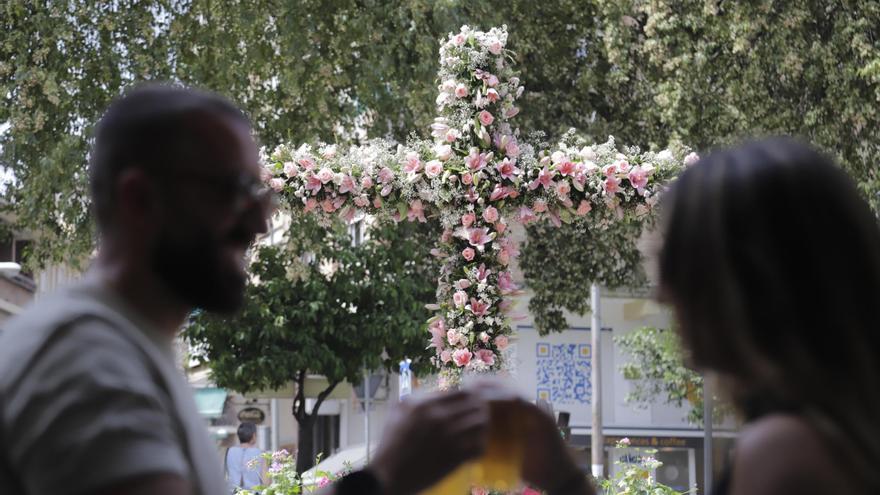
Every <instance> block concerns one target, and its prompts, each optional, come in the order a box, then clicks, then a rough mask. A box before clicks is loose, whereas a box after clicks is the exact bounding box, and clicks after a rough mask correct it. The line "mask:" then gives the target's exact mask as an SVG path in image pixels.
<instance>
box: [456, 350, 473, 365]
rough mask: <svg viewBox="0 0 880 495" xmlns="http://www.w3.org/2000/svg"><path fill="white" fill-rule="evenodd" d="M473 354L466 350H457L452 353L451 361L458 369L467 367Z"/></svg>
mask: <svg viewBox="0 0 880 495" xmlns="http://www.w3.org/2000/svg"><path fill="white" fill-rule="evenodd" d="M472 357H473V354H471V351H469V350H467V349H459V350H457V351H455V352H453V353H452V361H453V362H455V365H456V366H458V367H459V368H460V367H463V366H467V365H468V363H470V362H471V358H472Z"/></svg>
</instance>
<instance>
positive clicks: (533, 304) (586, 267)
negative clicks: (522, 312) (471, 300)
mask: <svg viewBox="0 0 880 495" xmlns="http://www.w3.org/2000/svg"><path fill="white" fill-rule="evenodd" d="M568 227H570V228H566V229H559V228H555V227H553V226H552V225H548V224H546V223H540V224H533V225H530V226H529V227H528V228H527V233H528V239H527V241H526V242H525V244H524V245H523V249H522V256H521V257H520V267H521V268H522V271H523V275H524V276H525V278H526V281H527V282H528V286H529V288H530V289H531V290H532V291H533V295H532V298H531V299H530V300H529V312H530V313H531V314H532V315H533V317H534V318H535V327H536V328H537V329H538V331H539V332H540V334H541V335H546V334H547V333H549V332H561V331H563V330H565V329H567V328H568V322H567V320H566V318H565V315H564V311H570V312H572V313H575V314H581V315H582V314H585V313H587V312H589V311H590V299H589V297H590V284H591V283H592V281H594V280H599V281H602V283H603V284H604V285H605V286H606V287H641V286H643V285H645V283H646V278H645V274H644V271H643V270H642V267H641V263H640V262H641V255H640V254H639V251H638V248H637V247H636V243H635V240H636V239H637V238H638V236H639V232H640V231H641V227H642V225H641V222H637V221H633V222H629V223H621V224H618V225H615V226H614V227H611V228H609V229H606V230H603V231H601V232H598V233H596V232H593V231H591V230H590V229H588V228H586V227H584V226H583V225H577V224H576V225H571V226H568ZM610 253H613V254H610Z"/></svg>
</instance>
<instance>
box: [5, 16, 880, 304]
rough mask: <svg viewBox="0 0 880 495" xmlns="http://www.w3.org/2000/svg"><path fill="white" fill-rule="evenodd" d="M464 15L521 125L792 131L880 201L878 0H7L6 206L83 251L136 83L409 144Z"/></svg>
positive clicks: (635, 138) (640, 136) (282, 137)
mask: <svg viewBox="0 0 880 495" xmlns="http://www.w3.org/2000/svg"><path fill="white" fill-rule="evenodd" d="M461 24H470V25H473V26H475V27H481V28H488V27H491V26H494V25H502V24H507V25H508V27H509V31H510V33H511V40H510V44H511V47H512V48H513V49H514V51H515V52H516V54H517V58H518V67H519V68H521V70H522V76H523V81H524V83H525V85H526V87H527V89H528V91H526V96H525V98H524V99H523V101H522V105H521V107H522V112H521V115H520V117H518V119H519V124H520V127H521V128H522V129H523V130H524V131H526V132H528V131H529V130H532V129H542V130H544V131H547V133H548V135H547V138H548V139H556V138H557V137H559V136H561V135H562V134H563V133H564V132H565V131H566V130H567V129H568V128H570V127H575V128H577V129H579V130H581V131H583V133H584V136H585V137H586V138H588V139H591V140H593V141H596V142H601V141H604V139H605V138H606V136H607V135H609V134H613V135H615V136H616V137H617V138H618V139H619V140H620V141H621V142H626V143H632V144H634V145H639V146H641V147H642V148H648V147H654V148H661V147H665V146H666V145H667V144H670V143H672V142H675V141H678V142H682V143H685V144H687V145H689V146H691V147H693V148H696V149H700V150H702V149H706V148H709V147H712V146H716V145H719V144H724V143H729V142H731V141H734V140H736V139H738V138H740V137H742V136H747V135H754V134H770V133H785V134H795V135H800V136H803V137H804V138H806V139H808V140H810V141H812V142H814V143H816V144H818V145H819V146H820V147H822V148H823V149H825V150H827V151H829V152H831V153H832V154H834V155H835V156H836V157H837V158H838V159H839V160H840V161H841V163H842V164H843V165H844V166H845V167H846V168H847V170H849V171H850V172H851V173H852V174H853V176H854V177H855V178H856V179H857V180H858V181H859V182H860V184H861V187H862V190H863V191H864V192H865V194H866V196H867V197H868V199H869V200H870V201H871V202H872V205H873V207H874V208H875V211H877V212H880V168H878V167H877V166H876V163H877V162H878V161H880V105H878V104H877V103H878V101H880V52H878V51H877V50H876V46H877V43H878V30H880V4H878V3H877V2H875V1H873V0H856V1H843V0H833V1H819V0H808V1H793V0H785V1H770V0H761V1H756V2H730V1H726V0H685V1H670V0H662V1H650V2H648V1H645V0H627V1H622V2H621V1H617V0H589V1H575V0H558V1H554V2H524V1H504V2H500V1H489V2H421V1H416V0H398V1H395V2H376V1H374V0H332V1H315V0H300V1H298V2H280V1H277V0H256V1H253V2H217V1H212V0H183V1H171V0H152V1H146V2H131V1H123V0H116V1H111V2H70V1H68V2H51V3H45V4H41V3H39V2H33V1H31V0H8V1H7V2H5V3H4V4H3V6H2V7H0V27H2V29H3V35H2V38H0V40H2V41H0V98H2V104H0V122H5V123H8V124H9V125H8V127H7V128H5V130H3V129H4V128H3V126H2V124H0V146H2V155H0V162H2V163H4V164H6V165H8V166H9V167H10V168H11V169H12V171H13V172H14V173H15V176H16V178H17V180H16V182H15V183H14V184H12V185H11V186H10V187H8V188H7V190H6V192H5V194H4V197H5V199H6V200H7V201H6V209H7V210H9V211H11V212H12V213H14V214H15V215H16V221H15V222H16V223H15V225H14V227H15V228H16V229H18V230H30V231H35V232H39V234H40V235H39V239H38V242H36V243H35V244H34V246H33V253H32V254H33V256H31V257H30V258H31V261H32V262H33V263H35V264H45V263H48V262H51V261H59V260H70V259H76V258H77V257H78V256H80V255H83V254H87V253H89V252H91V250H92V249H93V247H94V238H93V237H94V236H93V227H92V224H91V223H90V220H89V216H88V214H87V207H88V200H87V194H86V189H87V177H86V173H85V170H86V169H85V157H86V155H87V149H88V146H87V145H88V133H89V131H90V129H91V125H92V124H93V123H94V122H95V120H96V119H97V118H98V117H99V114H100V111H101V110H102V109H103V108H104V107H105V106H106V105H107V103H108V102H109V101H110V99H111V98H112V97H114V96H116V95H117V94H119V92H120V91H122V89H123V88H125V87H127V86H129V85H130V84H132V83H133V82H135V81H142V80H150V79H168V80H172V81H179V82H182V83H186V84H192V85H198V86H203V87H207V88H210V89H214V90H216V91H219V92H221V93H223V94H225V95H227V96H229V97H230V98H232V99H233V100H234V101H236V102H237V103H238V104H240V105H241V106H242V107H243V108H244V109H245V110H246V112H247V113H248V115H250V116H251V118H252V119H253V120H254V121H255V122H256V128H257V133H258V135H259V137H260V139H261V140H262V142H263V143H265V144H266V145H267V147H269V148H270V149H271V148H274V146H275V145H277V144H279V143H280V142H282V141H288V142H312V141H314V140H316V139H320V140H323V141H326V142H338V143H340V144H345V142H347V141H351V140H357V139H359V137H360V136H363V135H364V134H366V135H367V136H370V137H376V136H381V137H393V138H395V139H397V140H398V141H402V140H404V139H405V138H406V137H407V136H408V135H409V134H410V133H411V132H413V130H418V129H422V130H426V129H427V126H428V124H429V123H430V122H431V119H432V118H433V116H434V114H435V111H434V97H435V96H436V91H435V90H436V88H435V83H436V81H434V76H435V74H436V71H437V65H438V64H437V56H436V53H437V48H438V46H439V44H438V43H439V41H438V40H439V39H440V38H441V37H442V36H443V35H445V34H446V33H448V32H449V31H453V30H457V29H458V26H460V25H461ZM580 240H581V239H578V238H576V237H572V236H570V237H568V238H567V239H565V240H563V242H570V243H578V242H579V241H580ZM600 254H603V253H598V252H595V253H594V256H596V257H599V255H600ZM612 254H613V253H604V255H605V256H606V257H607V256H610V255H612ZM546 268H547V270H548V271H546V272H544V275H546V276H547V277H550V276H553V275H554V274H557V275H559V276H560V277H565V276H566V273H562V272H561V271H559V270H554V269H555V268H558V265H554V264H549V265H548V266H547V267H546ZM586 282H587V283H586V285H572V284H562V285H566V286H567V287H578V288H583V287H584V286H588V285H589V281H588V280H587V281H586ZM536 285H537V282H536ZM579 293H580V294H581V295H583V296H584V298H586V297H588V296H587V291H580V292H579ZM545 295H546V296H547V297H555V296H560V297H561V296H562V294H559V293H553V292H548V293H546V294H545Z"/></svg>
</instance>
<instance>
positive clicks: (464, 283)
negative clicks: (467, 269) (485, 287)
mask: <svg viewBox="0 0 880 495" xmlns="http://www.w3.org/2000/svg"><path fill="white" fill-rule="evenodd" d="M470 286H471V281H470V280H468V279H466V278H461V279H458V281H457V282H455V287H456V288H457V289H459V290H465V289H467V288H468V287H470Z"/></svg>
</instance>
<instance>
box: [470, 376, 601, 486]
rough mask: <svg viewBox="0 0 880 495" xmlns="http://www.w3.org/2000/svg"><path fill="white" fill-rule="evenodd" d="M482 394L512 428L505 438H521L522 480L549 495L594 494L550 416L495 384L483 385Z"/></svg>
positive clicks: (487, 383) (486, 383) (509, 428)
mask: <svg viewBox="0 0 880 495" xmlns="http://www.w3.org/2000/svg"><path fill="white" fill-rule="evenodd" d="M481 390H482V395H483V397H484V398H486V400H488V401H489V402H490V404H491V407H492V409H493V410H495V411H496V412H495V413H494V414H496V415H497V414H498V412H499V410H503V411H504V412H503V417H505V418H506V419H507V422H508V423H511V424H512V427H510V426H508V427H507V430H508V434H511V435H515V434H519V435H522V436H521V437H520V438H519V439H518V440H519V442H521V445H522V446H523V448H522V452H523V456H522V467H521V474H522V477H523V480H525V481H526V482H527V483H529V484H531V485H533V486H535V487H537V488H541V489H542V490H545V491H546V492H547V493H550V494H557V493H565V494H567V495H574V494H578V495H580V494H593V493H595V490H594V489H593V487H592V486H590V483H589V482H588V480H587V477H586V475H585V474H584V473H582V472H581V471H580V469H578V467H577V465H576V464H575V462H574V459H573V458H572V457H571V454H570V453H569V450H568V447H567V446H566V445H565V442H564V441H563V439H562V435H561V434H560V432H559V429H558V428H557V426H556V423H555V421H554V420H553V418H552V417H551V416H550V415H549V414H547V413H545V412H544V411H542V410H541V409H539V408H538V406H536V405H534V404H532V403H530V402H527V401H525V400H523V399H522V398H521V397H519V396H518V395H517V394H516V393H514V392H513V391H511V390H510V389H507V388H504V387H501V386H498V385H497V384H492V383H489V382H484V383H482V384H481ZM490 442H491V440H490ZM490 448H491V446H490Z"/></svg>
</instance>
